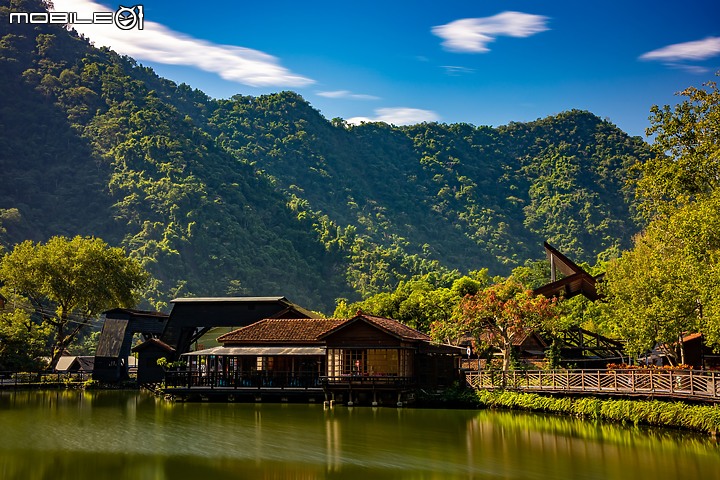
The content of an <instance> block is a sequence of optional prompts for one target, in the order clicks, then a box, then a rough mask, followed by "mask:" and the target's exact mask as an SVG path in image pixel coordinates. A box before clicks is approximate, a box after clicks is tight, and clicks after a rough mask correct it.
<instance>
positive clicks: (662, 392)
mask: <svg viewBox="0 0 720 480" xmlns="http://www.w3.org/2000/svg"><path fill="white" fill-rule="evenodd" d="M465 379H466V382H467V384H468V386H470V387H473V388H476V389H481V390H493V389H507V390H522V391H528V392H537V393H598V394H604V395H618V396H628V395H630V396H634V395H642V396H651V397H671V398H678V399H692V400H702V401H713V402H718V401H720V374H718V372H714V371H712V372H707V371H700V370H650V369H623V370H511V371H508V372H501V371H479V372H477V371H468V372H465Z"/></svg>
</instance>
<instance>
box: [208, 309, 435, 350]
mask: <svg viewBox="0 0 720 480" xmlns="http://www.w3.org/2000/svg"><path fill="white" fill-rule="evenodd" d="M358 319H363V320H365V321H367V322H368V323H370V324H372V325H374V326H375V327H377V328H379V329H381V330H384V331H386V332H388V333H390V334H392V335H396V336H398V337H400V338H402V339H403V340H420V341H426V342H429V341H430V340H431V339H430V337H429V336H428V335H425V334H424V333H422V332H419V331H417V330H415V329H414V328H410V327H408V326H407V325H404V324H402V323H400V322H398V321H397V320H393V319H391V318H384V317H375V316H372V315H365V314H361V315H357V316H355V317H353V318H350V319H347V318H345V319H342V318H295V319H276V318H268V319H265V320H260V321H259V322H255V323H253V324H252V325H248V326H247V327H243V328H239V329H237V330H233V331H232V332H230V333H226V334H225V335H221V336H219V337H218V339H217V340H218V342H221V343H225V344H233V343H240V342H242V343H248V342H254V343H280V342H308V343H315V342H318V341H320V339H321V337H325V336H327V335H329V334H331V333H332V332H334V331H337V330H340V329H342V328H344V327H345V326H346V325H348V324H350V323H352V322H353V321H357V320H358Z"/></svg>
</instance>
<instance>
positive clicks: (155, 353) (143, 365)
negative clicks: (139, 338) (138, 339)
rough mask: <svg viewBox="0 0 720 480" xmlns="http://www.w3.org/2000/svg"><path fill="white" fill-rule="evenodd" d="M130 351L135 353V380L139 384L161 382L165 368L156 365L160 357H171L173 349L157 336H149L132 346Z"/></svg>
mask: <svg viewBox="0 0 720 480" xmlns="http://www.w3.org/2000/svg"><path fill="white" fill-rule="evenodd" d="M132 352H133V353H135V354H137V358H138V363H137V382H138V384H140V385H145V384H149V383H158V382H162V381H163V379H164V378H165V370H164V369H163V368H162V367H161V366H160V365H158V360H159V359H161V358H166V359H167V358H172V357H173V356H174V355H175V349H174V348H173V347H171V346H170V345H168V344H167V343H165V342H163V341H162V340H159V339H157V338H150V339H148V340H146V341H144V342H143V343H141V344H140V345H137V346H135V347H133V349H132Z"/></svg>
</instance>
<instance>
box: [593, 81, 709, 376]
mask: <svg viewBox="0 0 720 480" xmlns="http://www.w3.org/2000/svg"><path fill="white" fill-rule="evenodd" d="M681 95H684V96H686V97H687V99H686V100H685V101H683V102H681V103H679V104H678V105H677V106H675V107H674V108H671V107H669V106H667V105H666V106H665V107H662V108H660V107H657V106H655V107H653V109H652V112H653V116H652V117H651V121H652V123H653V125H652V126H651V128H649V129H648V134H650V135H655V136H656V137H655V141H654V144H653V146H652V148H653V150H654V152H655V156H654V157H652V158H651V159H649V160H647V161H640V162H638V163H637V164H636V165H635V167H634V169H635V171H636V172H638V173H639V176H638V177H637V178H636V180H635V184H636V186H637V194H638V196H639V198H640V200H641V204H640V208H641V212H642V213H643V215H644V216H645V218H646V219H648V220H649V223H648V225H647V227H646V229H645V231H644V232H643V233H642V234H640V235H638V236H637V237H636V238H635V245H634V248H633V249H632V250H631V251H629V252H625V253H623V255H622V256H621V257H620V258H618V259H617V260H614V261H611V262H609V264H608V268H607V275H606V277H605V282H603V283H604V291H605V293H606V295H607V300H608V301H607V309H606V315H605V317H606V323H607V324H608V325H609V326H610V327H611V328H612V329H613V330H614V331H615V332H616V334H618V335H620V336H621V337H623V338H624V339H626V340H627V342H628V349H629V350H630V351H631V352H632V353H636V354H638V353H641V352H642V351H643V350H644V349H648V348H651V347H652V346H654V345H655V344H661V345H665V346H666V348H667V350H668V353H670V354H671V355H672V354H673V352H672V350H673V349H674V346H677V345H679V347H680V348H679V351H678V353H677V355H676V357H677V358H676V360H677V361H679V362H682V361H683V359H682V356H683V349H682V341H681V339H682V335H683V333H685V332H688V331H692V332H697V331H699V332H702V333H703V334H705V338H706V341H707V342H708V343H710V344H712V345H714V346H716V347H720V301H719V300H718V298H720V287H718V285H720V173H718V172H720V91H718V89H717V86H716V84H715V83H713V82H709V83H707V84H705V86H704V88H688V89H687V90H685V91H683V92H681Z"/></svg>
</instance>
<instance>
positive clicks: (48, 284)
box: [0, 236, 148, 368]
mask: <svg viewBox="0 0 720 480" xmlns="http://www.w3.org/2000/svg"><path fill="white" fill-rule="evenodd" d="M147 279H148V274H147V272H146V271H145V270H144V269H143V267H142V266H141V264H140V263H139V262H138V261H137V260H135V259H132V258H128V257H127V256H126V255H125V251H124V250H123V249H121V248H117V247H110V246H108V245H107V244H106V243H105V242H104V241H102V240H100V239H98V238H89V237H79V236H77V237H74V238H72V239H68V238H66V237H53V238H51V239H50V240H48V241H47V242H46V243H44V244H43V243H35V242H32V241H29V240H28V241H25V242H22V243H20V244H18V245H16V246H15V248H13V250H12V251H11V252H9V253H7V254H5V256H4V257H3V258H2V260H1V261H0V282H2V283H4V285H5V288H6V289H7V290H8V291H12V292H13V293H16V294H20V295H22V296H24V297H26V298H27V299H28V301H29V302H30V304H31V305H32V309H33V313H34V314H36V315H38V316H39V317H40V318H41V319H42V322H43V323H45V324H47V325H50V326H51V327H52V329H53V330H54V332H53V339H52V340H51V351H52V359H51V363H50V366H51V367H53V368H54V366H55V365H56V364H57V361H58V359H59V358H60V356H61V355H62V354H63V352H64V350H65V349H66V348H67V347H68V345H69V344H70V342H72V340H73V339H74V338H75V337H76V336H77V335H78V334H79V333H80V332H82V331H83V329H85V328H87V327H88V326H89V325H90V324H91V322H92V321H93V320H94V319H95V317H96V316H97V315H98V314H99V313H101V312H102V311H104V310H108V309H110V308H114V307H132V306H134V305H135V304H136V302H137V300H138V292H139V290H140V289H142V288H143V287H144V286H145V283H146V282H147Z"/></svg>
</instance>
